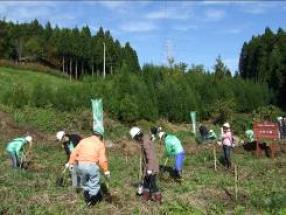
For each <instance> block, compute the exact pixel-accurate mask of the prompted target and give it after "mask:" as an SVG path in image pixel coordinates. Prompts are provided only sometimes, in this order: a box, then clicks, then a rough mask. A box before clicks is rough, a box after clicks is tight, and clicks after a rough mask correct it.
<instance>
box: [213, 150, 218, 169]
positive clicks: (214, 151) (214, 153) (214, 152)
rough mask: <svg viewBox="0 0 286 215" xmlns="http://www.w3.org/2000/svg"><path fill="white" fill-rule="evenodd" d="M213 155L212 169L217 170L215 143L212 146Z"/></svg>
mask: <svg viewBox="0 0 286 215" xmlns="http://www.w3.org/2000/svg"><path fill="white" fill-rule="evenodd" d="M213 155H214V169H215V171H216V170H217V168H216V162H217V159H216V146H215V145H214V147H213Z"/></svg>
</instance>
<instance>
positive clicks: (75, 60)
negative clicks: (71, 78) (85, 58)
mask: <svg viewBox="0 0 286 215" xmlns="http://www.w3.org/2000/svg"><path fill="white" fill-rule="evenodd" d="M75 80H77V58H76V59H75Z"/></svg>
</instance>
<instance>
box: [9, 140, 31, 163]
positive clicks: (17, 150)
mask: <svg viewBox="0 0 286 215" xmlns="http://www.w3.org/2000/svg"><path fill="white" fill-rule="evenodd" d="M32 140H33V138H32V137H31V136H26V137H19V138H15V139H13V140H12V141H10V142H9V143H8V144H7V147H6V151H7V153H8V154H9V157H10V159H11V163H12V168H17V167H21V165H22V158H23V156H24V153H23V151H24V150H23V148H24V146H25V145H26V144H29V148H31V146H32Z"/></svg>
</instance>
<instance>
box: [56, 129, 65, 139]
mask: <svg viewBox="0 0 286 215" xmlns="http://www.w3.org/2000/svg"><path fill="white" fill-rule="evenodd" d="M64 136H65V132H64V131H59V132H57V135H56V137H57V140H59V141H61V140H62V139H63V137H64Z"/></svg>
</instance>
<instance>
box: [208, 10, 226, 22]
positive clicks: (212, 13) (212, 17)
mask: <svg viewBox="0 0 286 215" xmlns="http://www.w3.org/2000/svg"><path fill="white" fill-rule="evenodd" d="M225 15H226V13H225V11H224V10H217V9H216V10H215V9H208V10H206V11H205V20H206V21H220V20H221V19H223V18H224V17H225Z"/></svg>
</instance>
